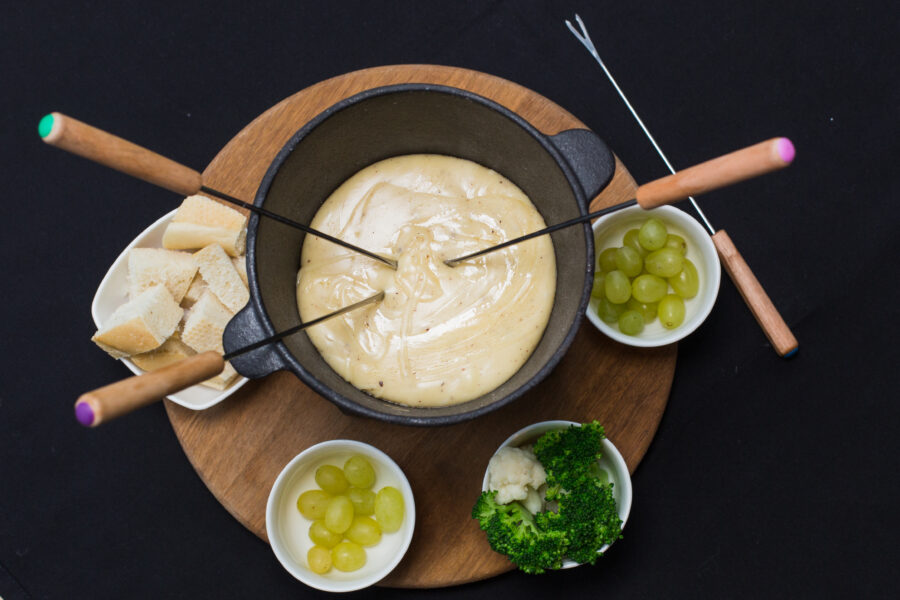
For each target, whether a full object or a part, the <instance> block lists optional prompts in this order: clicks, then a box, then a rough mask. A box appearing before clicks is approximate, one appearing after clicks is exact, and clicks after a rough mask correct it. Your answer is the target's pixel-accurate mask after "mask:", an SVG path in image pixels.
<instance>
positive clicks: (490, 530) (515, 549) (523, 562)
mask: <svg viewBox="0 0 900 600" xmlns="http://www.w3.org/2000/svg"><path fill="white" fill-rule="evenodd" d="M496 495H497V492H482V494H481V496H480V497H479V498H478V501H477V502H476V503H475V506H474V508H473V509H472V518H474V519H477V520H478V524H479V526H480V527H481V529H483V530H484V531H485V533H486V534H487V540H488V543H489V544H490V545H491V548H492V549H493V550H494V551H495V552H499V553H500V554H505V555H506V556H507V557H508V558H509V559H510V560H511V561H512V562H513V563H515V564H516V566H518V567H519V569H521V570H522V571H524V572H526V573H532V574H538V573H543V572H544V571H545V570H547V569H558V568H559V567H560V566H561V565H562V559H563V556H565V554H566V546H567V540H568V538H567V537H566V534H565V533H564V532H562V531H557V530H547V531H542V530H540V529H538V527H537V526H536V525H535V522H534V517H532V515H531V513H530V512H528V510H527V509H526V508H525V507H523V506H522V505H521V504H519V503H518V502H510V503H509V504H497V501H496V499H495V497H496Z"/></svg>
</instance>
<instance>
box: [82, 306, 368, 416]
mask: <svg viewBox="0 0 900 600" xmlns="http://www.w3.org/2000/svg"><path fill="white" fill-rule="evenodd" d="M383 299H384V292H383V291H382V292H378V293H377V294H375V295H374V296H369V297H368V298H366V299H365V300H360V301H359V302H356V303H354V304H351V305H349V306H345V307H343V308H339V309H338V310H336V311H334V312H331V313H328V314H327V315H324V316H321V317H318V318H315V319H313V320H312V321H307V322H306V323H300V324H299V325H297V326H295V327H291V328H290V329H285V330H284V331H282V332H280V333H276V334H275V335H271V336H269V337H267V338H265V339H262V340H260V341H258V342H254V343H252V344H249V345H247V346H244V347H243V348H238V349H237V350H233V351H231V352H229V353H227V354H225V355H224V356H222V355H221V354H219V353H218V352H213V351H209V352H202V353H200V354H196V355H194V356H191V357H189V358H185V359H183V360H180V361H178V362H177V363H174V364H171V365H169V366H167V367H163V368H162V369H159V370H158V371H151V372H148V373H144V374H143V375H134V376H133V377H129V378H127V379H122V380H121V381H117V382H115V383H111V384H109V385H107V386H104V387H101V388H97V389H96V390H93V391H91V392H86V393H84V394H82V395H81V396H80V397H79V398H78V400H76V401H75V418H76V419H78V422H79V423H81V424H82V425H84V426H86V427H96V426H97V425H100V424H101V423H106V422H107V421H111V420H112V419H115V418H116V417H120V416H122V415H125V414H128V413H130V412H132V411H134V410H137V409H138V408H141V407H143V406H147V405H150V404H153V403H154V402H157V401H159V400H162V399H163V398H164V397H166V396H168V395H169V394H174V393H177V392H180V391H181V390H183V389H185V388H188V387H190V386H192V385H195V384H198V383H200V382H202V381H206V380H207V379H210V378H212V377H215V376H216V375H218V374H219V373H221V372H222V370H223V369H224V368H225V361H227V360H231V359H232V358H234V357H236V356H240V355H241V354H246V353H247V352H252V351H253V350H256V349H257V348H261V347H263V346H265V345H267V344H271V343H273V342H277V341H278V340H281V339H282V338H285V337H288V336H289V335H293V334H295V333H297V332H299V331H302V330H304V329H306V328H308V327H312V326H313V325H318V324H319V323H321V322H322V321H326V320H328V319H331V318H334V317H337V316H338V315H342V314H344V313H347V312H350V311H351V310H356V309H357V308H361V307H363V306H366V305H367V304H372V303H375V302H380V301H381V300H383Z"/></svg>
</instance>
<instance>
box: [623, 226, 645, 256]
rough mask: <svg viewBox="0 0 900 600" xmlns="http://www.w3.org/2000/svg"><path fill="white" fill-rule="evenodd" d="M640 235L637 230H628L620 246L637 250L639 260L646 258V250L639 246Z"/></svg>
mask: <svg viewBox="0 0 900 600" xmlns="http://www.w3.org/2000/svg"><path fill="white" fill-rule="evenodd" d="M639 235H640V230H639V229H629V230H628V232H626V233H625V238H624V239H623V240H622V244H623V245H625V246H629V247H631V248H634V249H635V250H637V252H638V254H640V255H641V258H644V257H645V256H647V249H646V248H644V247H643V246H641V241H640V239H639V238H638V236H639Z"/></svg>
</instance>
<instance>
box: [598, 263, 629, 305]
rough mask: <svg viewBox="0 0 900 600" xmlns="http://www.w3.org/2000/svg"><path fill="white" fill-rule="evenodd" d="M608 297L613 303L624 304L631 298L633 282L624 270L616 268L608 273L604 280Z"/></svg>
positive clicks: (604, 287)
mask: <svg viewBox="0 0 900 600" xmlns="http://www.w3.org/2000/svg"><path fill="white" fill-rule="evenodd" d="M603 289H604V291H605V292H606V297H607V298H608V299H609V301H610V302H612V303H613V304H624V303H625V302H628V299H629V298H631V282H630V281H629V280H628V276H626V275H625V273H623V272H622V271H619V270H615V271H612V272H610V273H607V274H606V279H605V280H604V282H603Z"/></svg>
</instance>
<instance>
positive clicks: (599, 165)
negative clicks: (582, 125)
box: [547, 129, 616, 204]
mask: <svg viewBox="0 0 900 600" xmlns="http://www.w3.org/2000/svg"><path fill="white" fill-rule="evenodd" d="M547 139H548V140H549V141H550V143H551V144H553V145H554V146H555V147H556V149H557V150H559V151H560V153H562V155H563V156H564V157H565V159H566V162H568V163H569V165H570V166H571V167H572V170H573V171H575V177H576V178H577V179H578V183H579V184H581V189H582V190H584V195H585V197H586V200H587V203H588V204H590V202H591V200H592V199H593V198H594V196H596V195H597V194H599V193H600V192H601V191H603V188H605V187H606V185H607V184H608V183H609V180H610V179H612V176H613V173H614V172H615V170H616V159H615V157H614V156H613V153H612V151H611V150H610V149H609V146H607V145H606V143H605V142H604V141H603V140H601V139H600V137H599V136H598V135H597V134H596V133H594V132H593V131H590V130H588V129H567V130H566V131H561V132H559V133H557V134H556V135H551V136H548V138H547Z"/></svg>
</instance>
